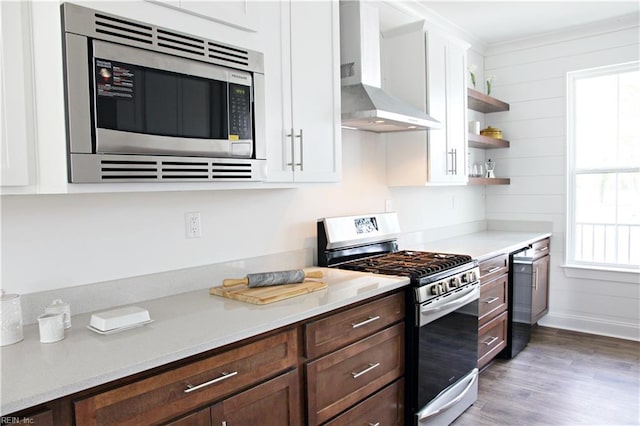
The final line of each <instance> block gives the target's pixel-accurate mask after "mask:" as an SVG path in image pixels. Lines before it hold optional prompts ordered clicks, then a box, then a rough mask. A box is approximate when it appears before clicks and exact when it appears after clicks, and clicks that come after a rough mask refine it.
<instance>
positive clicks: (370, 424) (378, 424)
mask: <svg viewBox="0 0 640 426" xmlns="http://www.w3.org/2000/svg"><path fill="white" fill-rule="evenodd" d="M368 424H369V426H380V422H375V423H368Z"/></svg>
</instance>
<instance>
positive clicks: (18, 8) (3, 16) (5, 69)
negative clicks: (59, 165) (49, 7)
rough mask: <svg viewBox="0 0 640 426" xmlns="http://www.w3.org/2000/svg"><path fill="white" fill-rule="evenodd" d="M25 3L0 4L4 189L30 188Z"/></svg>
mask: <svg viewBox="0 0 640 426" xmlns="http://www.w3.org/2000/svg"><path fill="white" fill-rule="evenodd" d="M25 7H26V5H25V4H22V2H1V3H0V22H1V25H0V30H1V37H2V38H1V39H0V40H1V42H2V44H1V45H0V48H1V50H0V106H1V108H2V109H1V117H0V118H1V120H2V121H1V122H0V137H1V141H2V143H1V149H2V151H1V152H0V161H1V165H2V167H1V170H2V179H1V180H0V183H1V184H2V186H22V185H27V184H29V162H28V143H29V139H30V137H31V134H32V132H31V131H30V129H29V126H32V125H33V121H32V120H30V119H29V117H30V114H29V113H28V112H29V111H30V105H29V100H30V99H31V96H30V93H31V92H30V88H29V86H28V82H29V81H30V80H29V76H30V71H29V68H28V67H27V63H28V62H25V61H30V57H29V55H28V51H27V52H25V50H24V49H25V47H27V46H29V45H30V43H29V42H28V40H26V39H25V37H27V38H28V35H29V28H28V25H27V23H28V20H27V19H26V16H27V15H26V14H25V13H23V8H25Z"/></svg>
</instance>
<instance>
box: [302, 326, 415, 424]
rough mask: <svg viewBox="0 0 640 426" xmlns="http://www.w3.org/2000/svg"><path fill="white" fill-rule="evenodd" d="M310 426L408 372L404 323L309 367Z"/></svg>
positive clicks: (307, 367)
mask: <svg viewBox="0 0 640 426" xmlns="http://www.w3.org/2000/svg"><path fill="white" fill-rule="evenodd" d="M305 370H306V374H307V386H308V389H307V407H308V409H309V414H308V415H309V419H308V420H309V424H310V425H315V424H319V423H322V422H324V421H327V420H328V419H330V418H332V417H333V416H335V415H336V414H338V413H340V412H342V411H344V410H346V409H347V408H349V407H351V406H352V405H353V404H356V403H358V402H360V401H361V400H362V399H364V398H366V397H367V396H369V395H371V394H373V393H374V392H376V391H377V390H379V389H381V388H382V387H383V386H385V385H387V384H389V383H391V382H392V381H394V380H395V379H397V378H398V377H400V376H401V375H402V374H403V372H404V324H403V323H399V324H396V325H394V326H392V327H389V328H387V329H385V330H382V331H380V332H378V333H376V334H374V335H372V336H370V337H367V338H366V339H363V340H361V341H359V342H357V343H354V344H351V345H349V346H347V347H345V348H343V349H340V350H338V351H336V352H333V353H331V354H329V355H326V356H324V357H322V358H319V359H317V360H316V361H313V362H310V363H308V364H307V365H306V366H305Z"/></svg>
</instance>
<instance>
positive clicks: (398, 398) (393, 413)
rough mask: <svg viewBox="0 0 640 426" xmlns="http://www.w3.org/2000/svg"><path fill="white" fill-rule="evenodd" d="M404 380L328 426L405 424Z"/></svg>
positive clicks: (387, 425)
mask: <svg viewBox="0 0 640 426" xmlns="http://www.w3.org/2000/svg"><path fill="white" fill-rule="evenodd" d="M403 419H404V380H402V379H400V380H398V381H397V382H395V383H393V384H391V385H389V386H387V387H386V388H384V389H382V390H381V391H380V392H378V393H376V394H375V395H373V396H370V397H369V398H367V399H365V400H364V401H362V402H361V403H360V404H358V405H356V406H355V407H353V408H352V409H350V410H349V411H347V412H345V413H344V414H341V415H340V416H338V417H336V418H335V419H333V420H332V421H330V422H328V423H326V425H327V426H360V425H362V426H369V425H385V426H400V425H402V424H403V423H404V421H403Z"/></svg>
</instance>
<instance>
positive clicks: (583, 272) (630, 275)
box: [561, 265, 640, 284]
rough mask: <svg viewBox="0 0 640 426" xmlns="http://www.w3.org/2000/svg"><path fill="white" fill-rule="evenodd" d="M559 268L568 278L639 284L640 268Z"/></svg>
mask: <svg viewBox="0 0 640 426" xmlns="http://www.w3.org/2000/svg"><path fill="white" fill-rule="evenodd" d="M561 268H562V269H563V270H564V275H565V276H566V277H568V278H579V279H584V280H597V281H616V282H621V283H630V284H640V269H619V268H606V267H596V266H582V265H562V266H561Z"/></svg>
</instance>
